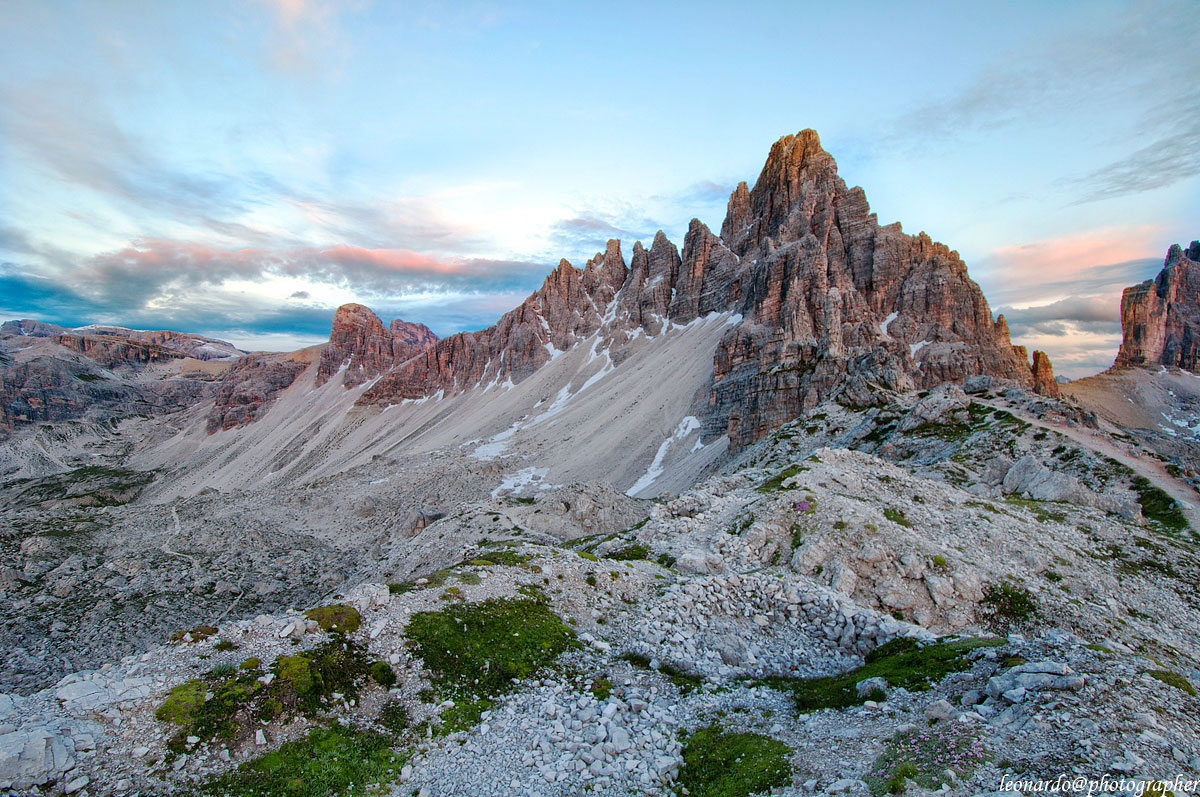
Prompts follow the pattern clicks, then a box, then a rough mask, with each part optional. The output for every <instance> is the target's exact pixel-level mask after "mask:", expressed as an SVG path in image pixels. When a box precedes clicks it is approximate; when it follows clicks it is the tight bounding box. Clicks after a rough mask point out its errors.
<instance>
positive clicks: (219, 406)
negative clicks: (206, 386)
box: [207, 354, 308, 434]
mask: <svg viewBox="0 0 1200 797" xmlns="http://www.w3.org/2000/svg"><path fill="white" fill-rule="evenodd" d="M307 367H308V363H307V362H304V361H302V360H298V359H295V358H293V357H291V356H289V355H286V354H283V355H281V354H250V355H247V356H245V357H243V358H242V359H241V360H239V361H238V363H237V364H236V365H234V367H233V368H231V369H230V371H229V373H228V374H226V375H225V378H224V379H222V380H221V382H220V384H218V385H217V391H216V395H215V396H214V397H213V408H212V410H210V411H209V413H208V422H207V428H208V433H209V434H212V433H213V432H217V431H221V430H226V429H233V428H236V427H238V426H244V425H246V424H248V423H253V422H254V421H257V420H258V419H259V418H261V417H262V416H263V415H264V414H266V411H267V410H268V409H269V408H270V406H271V403H272V402H273V401H274V400H275V396H276V395H277V394H278V393H279V392H280V391H282V390H284V389H286V388H288V387H290V386H291V384H292V383H293V382H295V381H296V377H298V376H299V375H300V374H301V373H303V372H304V369H305V368H307Z"/></svg>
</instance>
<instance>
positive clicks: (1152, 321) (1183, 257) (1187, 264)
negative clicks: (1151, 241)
mask: <svg viewBox="0 0 1200 797" xmlns="http://www.w3.org/2000/svg"><path fill="white" fill-rule="evenodd" d="M1113 364H1114V365H1115V366H1116V367H1158V366H1174V367H1176V368H1182V369H1184V370H1187V371H1191V372H1192V373H1200V241H1192V243H1191V246H1189V247H1188V248H1187V249H1183V248H1182V247H1181V246H1179V245H1178V244H1175V245H1172V246H1171V248H1170V249H1169V250H1168V251H1167V257H1166V259H1165V260H1164V261H1163V268H1162V270H1161V271H1160V272H1159V273H1158V275H1157V276H1156V277H1155V278H1154V279H1153V280H1146V281H1145V282H1143V283H1141V284H1139V285H1134V286H1132V287H1129V288H1126V289H1125V291H1124V293H1122V294H1121V348H1120V350H1119V351H1118V352H1117V358H1116V361H1115V362H1114V363H1113Z"/></svg>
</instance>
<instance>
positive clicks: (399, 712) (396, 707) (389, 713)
mask: <svg viewBox="0 0 1200 797" xmlns="http://www.w3.org/2000/svg"><path fill="white" fill-rule="evenodd" d="M409 720H410V718H409V715H408V707H407V706H405V705H404V704H403V703H401V702H400V701H399V700H392V701H389V702H388V703H385V704H384V706H383V708H381V709H380V710H379V717H378V721H379V724H380V725H382V726H383V727H385V728H387V729H388V730H389V731H391V732H392V733H400V732H401V731H403V730H404V729H405V728H407V727H408V723H409Z"/></svg>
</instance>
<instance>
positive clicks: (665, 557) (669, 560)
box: [654, 553, 675, 570]
mask: <svg viewBox="0 0 1200 797" xmlns="http://www.w3.org/2000/svg"><path fill="white" fill-rule="evenodd" d="M654 561H656V562H658V564H659V566H660V567H663V568H666V569H667V570H670V569H671V568H672V567H674V566H675V557H674V556H671V554H669V553H660V554H659V555H658V558H657V559H655V560H654Z"/></svg>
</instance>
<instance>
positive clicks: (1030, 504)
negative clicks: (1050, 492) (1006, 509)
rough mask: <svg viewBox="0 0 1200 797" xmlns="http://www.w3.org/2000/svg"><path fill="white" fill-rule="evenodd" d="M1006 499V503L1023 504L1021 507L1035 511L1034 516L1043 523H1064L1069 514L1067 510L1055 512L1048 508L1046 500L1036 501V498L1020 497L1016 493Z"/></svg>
mask: <svg viewBox="0 0 1200 797" xmlns="http://www.w3.org/2000/svg"><path fill="white" fill-rule="evenodd" d="M1004 500H1005V502H1006V503H1009V504H1013V505H1014V506H1021V507H1024V508H1026V509H1028V510H1029V511H1030V512H1032V513H1033V516H1034V517H1036V518H1037V519H1038V520H1039V521H1040V522H1042V523H1049V522H1054V523H1064V522H1066V520H1067V515H1066V513H1065V512H1055V511H1053V510H1050V509H1047V508H1046V503H1047V502H1045V501H1035V500H1033V499H1029V498H1018V497H1017V496H1015V495H1010V496H1008V497H1007V498H1005V499H1004Z"/></svg>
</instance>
